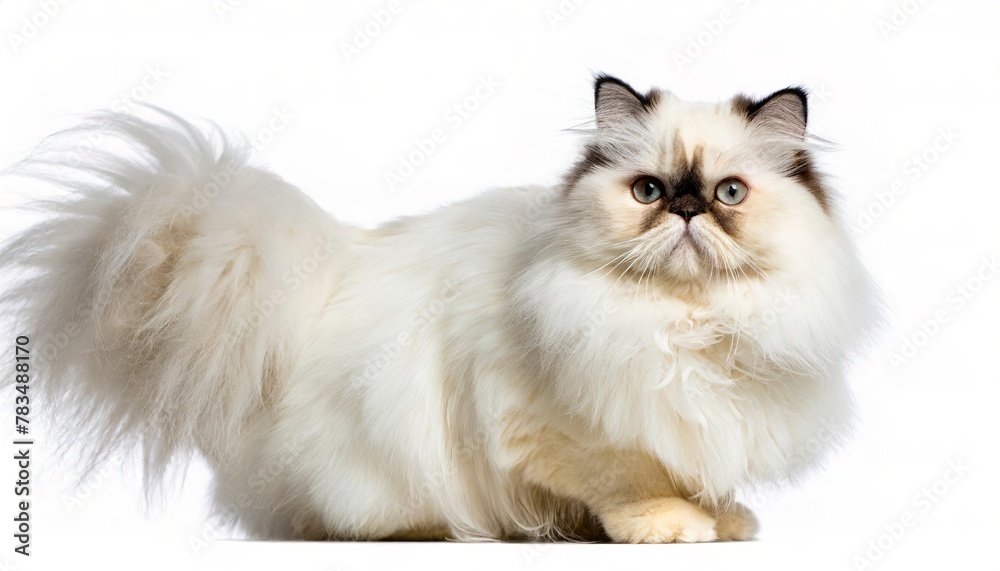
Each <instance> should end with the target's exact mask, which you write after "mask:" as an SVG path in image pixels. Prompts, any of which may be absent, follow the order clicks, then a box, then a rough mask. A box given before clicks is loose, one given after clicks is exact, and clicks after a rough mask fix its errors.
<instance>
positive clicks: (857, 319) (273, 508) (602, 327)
mask: <svg viewBox="0 0 1000 571" xmlns="http://www.w3.org/2000/svg"><path fill="white" fill-rule="evenodd" d="M595 96H596V97H595V99H596V105H595V107H596V117H595V119H596V121H595V122H596V128H594V129H593V130H591V131H588V132H587V133H586V139H585V141H584V143H583V147H582V152H581V158H580V159H579V161H578V162H577V163H576V164H575V165H573V166H572V168H571V169H569V170H568V173H567V174H566V176H565V178H564V179H563V182H562V183H561V184H560V185H558V186H556V187H554V188H544V187H528V188H511V189H504V190H496V191H491V192H488V193H484V194H481V195H478V196H476V197H474V198H471V199H468V200H465V201H463V202H461V203H458V204H454V205H451V206H448V207H445V208H441V209H439V210H437V211H435V212H431V213H429V214H426V215H421V216H414V217H411V218H404V219H401V220H397V221H394V222H390V223H388V224H386V225H384V226H382V227H380V228H377V229H374V230H364V229H359V228H354V227H349V226H347V225H344V224H341V223H338V222H337V221H336V220H335V219H334V218H332V217H331V216H330V215H329V214H327V213H326V212H324V211H323V210H321V209H320V208H319V207H317V205H316V204H315V203H314V202H313V201H312V200H310V199H309V198H308V197H307V196H306V195H305V194H303V193H302V192H301V191H299V190H298V189H297V188H295V187H293V186H291V185H289V184H288V183H286V182H284V181H283V180H282V179H280V178H278V177H277V176H275V175H274V174H272V173H270V172H268V171H266V170H264V169H261V168H258V167H256V166H253V165H252V164H250V161H249V160H248V158H247V157H248V153H247V148H246V145H243V144H239V143H235V142H232V141H231V140H227V138H226V137H224V136H223V135H222V133H221V131H219V130H218V129H209V130H207V131H205V130H199V129H198V128H196V127H194V126H192V124H190V123H188V122H185V121H184V120H182V119H180V118H178V117H176V116H174V115H172V114H170V113H167V112H165V111H162V110H156V109H147V110H146V111H144V112H141V113H140V114H139V115H129V114H116V113H107V114H99V115H96V116H94V117H93V118H92V119H91V120H90V121H89V122H87V123H85V124H84V125H82V126H81V127H79V128H77V129H73V130H70V131H68V132H65V133H62V134H60V135H57V136H55V137H53V138H52V139H51V140H50V141H48V142H47V143H46V144H44V145H43V146H42V147H41V149H40V150H39V151H37V152H36V153H34V154H33V155H32V156H31V157H29V158H28V159H27V160H26V161H24V162H22V163H20V164H19V165H16V166H15V167H13V168H12V169H11V172H12V174H14V175H19V176H29V177H35V178H40V179H43V180H45V181H48V182H51V183H54V185H55V186H56V187H58V188H59V189H61V190H62V191H63V192H64V195H62V196H59V197H55V198H52V199H48V200H46V201H44V202H42V203H41V204H40V205H38V204H36V205H35V208H36V209H37V208H40V209H41V211H42V212H43V214H44V215H45V218H44V220H42V221H41V222H39V223H38V224H37V225H35V226H33V227H32V228H31V229H29V230H28V231H26V232H25V233H22V234H20V235H19V236H16V237H14V238H13V239H12V240H11V241H10V242H8V244H7V246H6V249H5V250H4V251H3V253H2V258H0V261H2V264H0V267H3V269H4V270H5V271H6V272H7V273H8V275H12V276H17V278H18V279H16V280H15V283H14V284H13V285H12V286H11V288H10V289H9V291H8V292H7V295H6V297H5V299H4V302H5V303H6V305H7V308H8V310H9V312H10V313H11V314H12V315H14V317H15V318H16V320H17V323H18V324H19V326H20V329H19V331H21V332H24V334H25V335H30V336H31V338H32V340H33V345H32V348H33V349H32V350H33V351H34V354H35V356H36V357H35V358H36V360H37V362H36V365H35V367H36V369H37V374H38V378H37V379H36V380H35V381H33V382H34V383H37V386H36V388H37V389H38V390H40V391H42V393H43V395H44V397H45V401H46V404H47V405H49V406H51V407H52V408H53V409H54V410H55V411H56V413H57V415H56V417H55V418H56V419H57V420H58V421H59V426H58V427H57V428H60V429H61V431H62V433H63V435H64V436H70V437H71V438H72V440H73V441H74V442H81V441H82V442H84V443H85V444H86V445H88V446H89V455H88V456H87V457H88V458H89V462H88V463H89V464H90V465H91V466H93V465H99V464H100V462H102V461H103V460H104V459H106V458H108V456H109V455H110V454H118V453H119V452H121V451H126V450H133V451H139V452H141V458H142V460H143V463H142V466H143V467H144V475H145V477H146V479H147V485H149V486H151V487H155V486H156V485H157V483H158V480H159V479H160V478H161V476H162V475H163V474H164V472H165V470H167V469H168V467H171V466H173V467H177V465H178V463H181V464H182V463H183V460H185V459H187V458H190V457H191V456H192V455H199V456H201V457H203V458H204V459H205V460H206V461H207V462H208V464H209V465H210V466H211V468H212V469H213V471H214V474H215V482H214V486H215V504H216V506H215V507H216V509H217V510H218V511H219V512H220V514H221V517H224V518H226V519H227V520H228V521H231V522H232V523H234V524H237V525H239V526H240V527H241V528H242V529H244V530H245V531H246V533H247V534H249V535H250V536H253V537H266V538H322V539H327V538H331V539H380V538H454V539H473V538H479V539H482V538H493V539H508V538H511V539H513V538H542V537H567V538H585V539H590V538H597V537H604V536H606V537H607V538H610V539H611V540H613V541H619V542H674V541H677V542H696V541H714V540H739V539H747V538H750V537H752V536H753V535H754V533H755V532H756V529H757V523H756V520H755V518H754V516H753V515H752V514H751V513H750V511H749V510H748V509H747V508H745V507H744V506H742V505H740V504H739V503H737V502H736V501H735V500H734V495H735V494H736V492H738V491H739V490H741V489H743V488H746V487H750V486H753V485H755V484H759V483H762V482H769V481H785V480H787V479H790V478H794V477H795V476H796V475H797V474H799V473H801V472H802V471H803V470H804V469H807V468H809V467H811V466H814V465H815V464H816V462H817V461H818V460H819V458H820V457H821V456H822V455H823V454H824V453H825V452H826V451H827V449H829V448H830V447H831V446H832V445H834V444H836V443H837V442H839V441H840V440H841V439H842V437H843V435H844V434H845V431H846V428H847V427H848V426H849V424H850V422H849V421H850V417H851V408H852V404H851V396H850V392H849V390H848V386H847V384H846V381H845V378H844V374H845V371H844V369H845V365H846V362H847V361H848V359H849V358H850V356H851V355H852V353H853V352H854V351H855V350H856V349H857V348H858V346H859V343H860V341H861V340H862V339H863V338H864V336H865V332H866V330H867V328H868V326H869V324H870V323H871V319H872V318H871V315H872V302H871V288H870V285H869V280H868V278H867V274H866V272H865V271H864V269H863V267H862V266H861V264H860V263H859V261H858V258H857V257H856V255H855V253H854V251H853V248H852V246H851V244H850V242H849V240H848V238H847V237H846V235H845V232H844V231H843V229H842V228H841V226H840V225H839V224H838V222H837V216H836V212H835V208H836V200H835V197H834V196H832V195H831V192H830V190H829V189H828V188H827V187H826V185H825V184H824V180H823V177H822V176H821V174H820V173H819V172H818V170H817V167H816V166H815V162H814V154H815V152H816V150H817V148H818V147H819V146H820V145H818V144H817V140H816V139H814V138H812V137H810V136H808V135H807V133H806V116H807V112H806V94H805V93H804V92H803V91H802V90H800V89H797V88H789V89H784V90H781V91H778V92H776V93H774V94H772V95H770V96H768V97H765V98H763V99H752V98H748V97H745V96H737V97H735V98H734V99H732V100H730V101H725V102H722V103H690V102H685V101H682V100H680V99H678V98H677V97H675V96H674V95H672V94H671V93H669V92H667V91H662V90H652V91H650V92H648V93H640V92H637V91H636V90H634V89H633V88H632V87H630V86H629V85H627V84H626V83H624V82H622V81H620V80H618V79H615V78H613V77H609V76H600V77H598V78H597V80H596V84H595ZM89 132H100V133H102V134H103V135H104V143H108V144H105V145H98V146H97V147H94V146H87V145H84V146H75V147H74V146H73V141H74V140H76V139H77V138H79V136H81V135H84V136H85V135H86V134H87V133H89ZM112 141H114V142H113V143H112ZM352 192H353V191H352Z"/></svg>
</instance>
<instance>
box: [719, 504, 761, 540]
mask: <svg viewBox="0 0 1000 571" xmlns="http://www.w3.org/2000/svg"><path fill="white" fill-rule="evenodd" d="M715 519H716V524H715V532H716V534H717V535H718V536H719V540H720V541H746V540H748V539H753V538H754V536H756V535H757V528H758V524H757V517H756V516H754V515H753V512H751V511H750V509H749V508H747V507H746V506H744V505H743V504H736V503H734V504H732V505H730V506H727V507H726V508H724V509H722V510H720V511H719V512H718V513H716V514H715Z"/></svg>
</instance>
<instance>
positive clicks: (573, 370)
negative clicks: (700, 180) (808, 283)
mask: <svg viewBox="0 0 1000 571" xmlns="http://www.w3.org/2000/svg"><path fill="white" fill-rule="evenodd" d="M519 285H520V287H521V288H522V289H521V291H522V292H524V297H522V298H521V299H520V300H519V301H520V303H521V304H522V310H524V311H527V312H529V313H530V314H531V315H532V316H533V317H532V318H531V319H528V320H527V321H528V322H531V323H534V330H533V339H532V342H533V343H535V344H536V345H537V346H538V347H540V348H541V349H540V350H538V351H537V352H535V353H533V354H532V356H531V357H530V360H531V366H530V368H531V369H534V370H538V371H544V377H545V381H544V382H545V383H546V384H547V387H548V388H549V389H551V392H549V393H548V394H549V397H550V398H551V399H552V400H553V401H554V403H555V404H556V406H557V407H558V408H559V410H560V412H561V413H562V414H564V415H566V416H568V417H571V418H573V419H574V420H575V421H576V422H578V423H579V425H580V426H579V429H580V430H585V431H586V432H587V434H588V435H590V438H594V439H596V440H599V441H601V442H600V443H599V444H598V443H597V442H591V443H590V445H591V446H595V447H597V446H607V447H609V448H614V449H629V450H641V451H643V452H645V453H648V454H649V455H651V456H652V457H653V458H655V459H656V460H657V461H658V462H659V463H661V464H662V466H663V467H664V468H666V470H668V471H669V473H670V475H671V477H672V478H674V479H675V480H677V481H678V482H679V483H681V484H682V485H683V487H684V488H685V489H686V490H689V493H690V494H691V495H693V496H696V497H704V498H705V499H707V500H709V501H717V500H719V499H721V498H726V497H730V496H731V495H732V494H733V493H734V492H735V491H737V490H739V489H740V488H743V487H747V486H752V485H753V484H755V483H761V482H766V481H776V480H780V481H784V480H787V479H789V478H794V477H795V476H796V475H797V474H799V473H800V472H802V471H803V469H806V468H808V467H809V466H812V465H814V464H815V463H816V461H817V460H818V459H819V457H820V456H822V455H823V453H824V452H826V451H827V450H828V449H829V448H830V447H831V446H832V445H834V444H836V443H838V442H839V441H840V440H841V439H842V438H843V435H844V433H845V432H846V431H847V429H848V427H849V425H850V417H851V401H850V396H849V392H848V390H847V387H846V385H845V383H844V381H843V379H842V376H841V371H840V369H839V367H838V366H837V365H835V364H834V363H833V362H830V361H827V362H821V361H819V360H818V359H817V358H816V355H815V354H811V353H810V352H808V351H805V350H803V351H799V350H798V344H799V343H802V341H803V339H801V338H799V339H794V340H787V339H784V338H783V337H782V335H785V334H787V331H786V332H783V331H782V330H783V329H789V327H790V323H789V322H794V321H796V320H797V319H802V318H803V316H802V313H803V309H805V308H806V306H807V305H808V299H805V298H804V297H803V296H802V295H799V294H796V293H794V292H791V290H788V289H784V290H780V291H774V289H773V287H772V288H765V289H763V290H754V289H752V288H745V289H741V290H740V291H738V292H728V293H727V294H726V295H722V296H720V298H719V299H717V300H716V303H715V304H714V305H713V306H710V307H706V306H701V307H699V306H694V305H692V304H690V303H687V302H685V301H681V300H678V299H672V298H669V297H655V296H650V294H649V292H650V290H649V289H648V288H646V287H645V286H632V287H628V286H627V285H626V286H622V284H614V286H613V287H608V284H607V283H604V282H603V281H602V280H600V279H589V278H588V277H587V276H586V275H585V274H583V273H581V272H579V271H575V270H571V269H568V268H567V267H565V266H564V267H559V268H556V269H554V270H553V271H552V272H551V273H548V274H547V275H546V276H544V277H543V278H541V279H533V280H527V281H525V282H522V283H521V284H519ZM536 295H537V296H538V297H534V296H536ZM532 299H537V300H538V303H533V302H532ZM542 299H544V300H547V303H546V302H542V301H541V300H542ZM555 299H558V300H560V301H558V302H556V303H552V301H551V300H555ZM522 321H523V320H522ZM791 326H792V327H793V328H794V325H793V324H791ZM800 333H801V334H802V335H806V334H807V332H806V331H805V330H802V331H800ZM802 348H803V349H804V348H805V346H802ZM556 416H558V415H556Z"/></svg>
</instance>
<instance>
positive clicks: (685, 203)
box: [669, 194, 706, 222]
mask: <svg viewBox="0 0 1000 571" xmlns="http://www.w3.org/2000/svg"><path fill="white" fill-rule="evenodd" d="M705 206H706V204H705V201H704V200H703V199H702V198H701V197H699V196H695V195H693V194H685V195H683V196H680V197H678V198H676V199H674V200H673V201H672V202H671V203H670V209H669V210H670V212H671V213H672V214H677V215H678V216H681V217H683V218H684V221H685V222H691V219H692V218H694V217H695V216H697V215H699V214H702V213H703V212H705Z"/></svg>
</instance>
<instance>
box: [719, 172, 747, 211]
mask: <svg viewBox="0 0 1000 571" xmlns="http://www.w3.org/2000/svg"><path fill="white" fill-rule="evenodd" d="M749 193H750V188H749V187H748V186H747V185H746V183H744V182H743V181H742V180H740V179H738V178H727V179H726V180H724V181H722V182H720V183H719V184H718V186H716V187H715V197H716V198H718V199H719V202H722V203H723V204H728V205H729V206H736V205H737V204H739V203H741V202H743V201H744V200H746V197H747V194H749Z"/></svg>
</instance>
